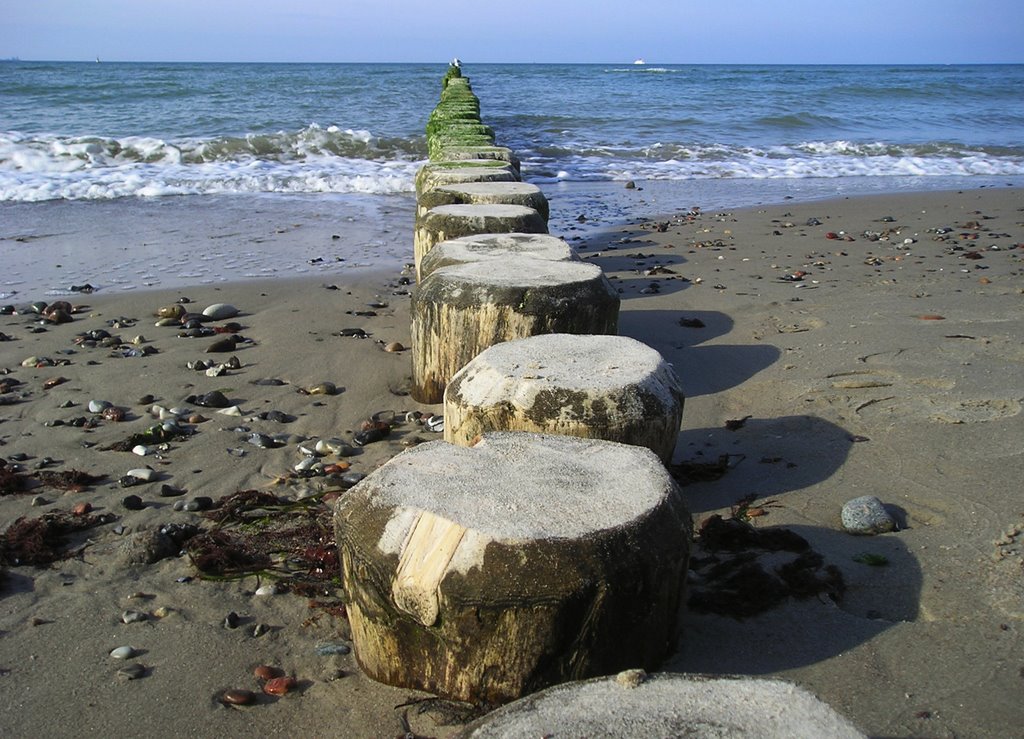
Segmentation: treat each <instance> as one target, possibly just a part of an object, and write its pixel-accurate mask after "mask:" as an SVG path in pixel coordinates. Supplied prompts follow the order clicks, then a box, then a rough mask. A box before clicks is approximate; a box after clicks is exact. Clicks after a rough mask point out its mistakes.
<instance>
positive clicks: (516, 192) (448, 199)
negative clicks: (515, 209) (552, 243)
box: [417, 181, 548, 221]
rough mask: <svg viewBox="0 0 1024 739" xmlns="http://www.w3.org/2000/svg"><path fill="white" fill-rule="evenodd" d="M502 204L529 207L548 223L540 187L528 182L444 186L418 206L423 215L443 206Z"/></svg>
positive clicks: (545, 201) (428, 193)
mask: <svg viewBox="0 0 1024 739" xmlns="http://www.w3.org/2000/svg"><path fill="white" fill-rule="evenodd" d="M486 203H501V204H505V205H525V206H526V207H527V208H533V209H534V210H536V211H537V212H538V213H540V214H541V217H543V218H544V220H545V221H547V220H548V200H547V198H546V197H544V193H542V192H541V191H540V188H539V187H537V186H536V185H531V184H529V183H527V182H493V181H492V182H480V181H474V182H467V183H459V184H453V185H441V186H439V187H436V188H434V189H433V190H430V191H427V192H424V193H421V194H420V197H419V200H418V201H417V205H418V206H419V208H418V212H419V214H420V215H422V214H423V213H425V212H426V211H428V210H430V209H431V208H436V207H437V206H440V205H459V204H462V205H471V204H486Z"/></svg>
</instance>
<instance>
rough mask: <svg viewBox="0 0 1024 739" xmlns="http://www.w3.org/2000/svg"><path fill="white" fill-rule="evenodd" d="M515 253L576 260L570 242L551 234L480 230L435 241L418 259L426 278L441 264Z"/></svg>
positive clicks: (552, 259) (501, 257)
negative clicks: (473, 233) (472, 234)
mask: <svg viewBox="0 0 1024 739" xmlns="http://www.w3.org/2000/svg"><path fill="white" fill-rule="evenodd" d="M517 256H518V257H530V258H532V259H544V260H547V261H549V262H566V261H578V260H579V258H578V257H577V256H576V252H575V251H573V249H572V247H571V246H569V245H568V244H567V243H565V242H564V241H562V239H560V238H558V237H557V236H551V235H550V234H526V233H507V234H479V235H476V236H461V237H459V238H457V239H449V240H448V241H442V242H441V243H440V244H436V245H435V246H434V248H433V249H431V250H430V251H429V252H427V253H426V255H424V257H423V261H422V262H421V263H420V274H421V275H422V277H423V278H426V277H427V276H428V275H429V274H430V273H431V272H434V271H435V270H438V269H441V268H442V267H451V266H453V265H456V264H469V263H470V262H483V261H487V260H491V259H508V258H509V257H517Z"/></svg>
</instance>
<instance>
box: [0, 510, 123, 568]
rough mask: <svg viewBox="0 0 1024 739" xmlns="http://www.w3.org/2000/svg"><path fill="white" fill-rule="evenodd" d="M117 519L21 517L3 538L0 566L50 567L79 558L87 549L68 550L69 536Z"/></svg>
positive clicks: (68, 515) (57, 513)
mask: <svg viewBox="0 0 1024 739" xmlns="http://www.w3.org/2000/svg"><path fill="white" fill-rule="evenodd" d="M115 518H116V517H115V516H114V515H113V514H112V513H104V514H99V515H81V516H76V515H74V514H72V513H68V512H66V511H53V512H51V513H46V514H44V515H42V516H40V517H39V518H24V517H23V518H19V519H18V520H17V521H15V522H14V523H12V524H11V525H10V526H8V527H7V529H6V530H5V531H4V533H3V534H2V536H0V564H4V565H11V566H17V565H47V564H51V563H53V562H56V561H58V560H62V559H68V558H70V557H72V556H77V555H78V554H80V553H81V551H82V550H83V549H84V548H85V547H84V546H82V547H79V548H77V549H66V548H65V547H66V546H67V540H68V538H69V536H70V535H71V534H74V533H76V532H79V531H84V530H85V529H90V528H93V527H94V526H100V525H102V524H106V523H110V522H111V521H113V520H114V519H115Z"/></svg>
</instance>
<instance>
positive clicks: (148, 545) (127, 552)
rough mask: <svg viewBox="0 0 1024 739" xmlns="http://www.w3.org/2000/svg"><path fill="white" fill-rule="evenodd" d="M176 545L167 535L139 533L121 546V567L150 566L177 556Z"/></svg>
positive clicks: (155, 531)
mask: <svg viewBox="0 0 1024 739" xmlns="http://www.w3.org/2000/svg"><path fill="white" fill-rule="evenodd" d="M178 551H179V547H178V544H177V543H176V542H175V541H174V539H172V538H171V537H170V536H168V535H167V534H165V533H163V532H161V531H158V530H153V531H140V532H138V533H136V534H132V535H131V536H129V537H128V538H127V539H125V541H124V543H123V544H122V545H121V552H120V560H121V563H122V564H123V565H151V564H153V563H154V562H159V561H160V560H161V559H166V558H167V557H174V556H176V555H177V554H178Z"/></svg>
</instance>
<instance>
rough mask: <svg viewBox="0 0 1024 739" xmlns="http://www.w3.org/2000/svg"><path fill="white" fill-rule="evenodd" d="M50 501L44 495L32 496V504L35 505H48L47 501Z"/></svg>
mask: <svg viewBox="0 0 1024 739" xmlns="http://www.w3.org/2000/svg"><path fill="white" fill-rule="evenodd" d="M49 502H50V501H48V500H47V499H46V498H44V497H43V496H42V495H36V496H34V497H33V498H32V505H34V506H41V505H46V504H47V503H49Z"/></svg>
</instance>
